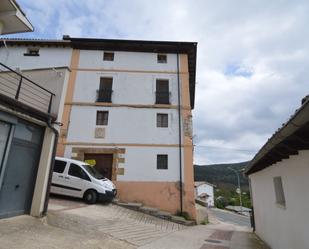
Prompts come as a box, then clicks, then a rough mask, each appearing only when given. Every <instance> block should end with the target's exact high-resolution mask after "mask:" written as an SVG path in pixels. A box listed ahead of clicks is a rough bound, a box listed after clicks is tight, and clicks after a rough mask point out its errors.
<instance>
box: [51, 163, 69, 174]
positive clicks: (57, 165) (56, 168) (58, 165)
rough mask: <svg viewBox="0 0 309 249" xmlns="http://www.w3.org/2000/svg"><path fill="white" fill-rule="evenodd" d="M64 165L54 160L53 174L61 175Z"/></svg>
mask: <svg viewBox="0 0 309 249" xmlns="http://www.w3.org/2000/svg"><path fill="white" fill-rule="evenodd" d="M66 164H67V163H66V162H64V161H59V160H55V164H54V172H56V173H63V171H64V169H65V165H66Z"/></svg>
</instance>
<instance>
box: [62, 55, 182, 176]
mask: <svg viewBox="0 0 309 249" xmlns="http://www.w3.org/2000/svg"><path fill="white" fill-rule="evenodd" d="M114 56H115V57H114V61H103V51H99V50H97V51H87V50H81V51H80V58H79V66H78V67H79V69H81V70H78V71H77V76H76V80H75V88H74V94H73V106H72V110H71V116H70V125H69V129H68V135H67V141H68V143H69V144H70V143H76V146H78V143H93V144H95V143H100V144H111V143H112V144H115V146H119V145H120V146H121V147H122V148H125V149H126V151H127V152H126V154H125V155H124V157H125V163H124V164H123V165H120V167H124V170H125V173H124V175H119V176H117V181H118V180H119V181H122V180H123V181H170V182H175V181H177V180H179V149H178V148H177V147H173V148H169V147H165V146H164V145H177V143H178V142H179V135H178V134H179V130H178V110H177V108H173V109H172V108H150V106H152V105H154V104H155V97H156V95H155V92H156V80H157V79H166V80H168V81H169V91H170V93H171V94H170V102H171V105H173V106H176V105H177V104H178V93H177V91H178V86H177V74H176V70H177V64H176V62H177V60H176V59H177V58H176V55H174V54H167V63H166V64H161V63H157V53H142V52H115V54H114ZM101 77H112V78H113V87H112V89H113V93H112V106H110V107H109V106H93V104H94V103H95V101H96V94H97V90H98V89H99V85H100V78H101ZM74 103H76V105H74ZM79 104H82V105H79ZM117 105H119V106H117ZM131 105H132V106H131ZM139 105H143V106H145V107H144V108H143V107H142V106H139ZM97 111H108V112H109V117H108V125H107V126H104V128H105V136H104V138H95V128H96V127H97V126H96V113H97ZM157 113H166V114H168V127H167V128H159V127H157V125H156V122H157ZM80 131H83V132H80ZM135 144H138V145H139V146H134V145H135ZM126 145H129V146H126ZM152 145H153V146H152ZM157 145H159V146H157ZM160 145H161V146H160ZM76 146H75V147H76ZM100 146H103V145H100ZM115 146H112V145H109V146H108V145H107V146H105V147H115ZM72 147H73V146H70V145H68V146H66V149H65V156H66V157H71V156H72ZM157 154H168V169H167V170H163V171H162V170H157V169H156V160H157V158H156V156H157Z"/></svg>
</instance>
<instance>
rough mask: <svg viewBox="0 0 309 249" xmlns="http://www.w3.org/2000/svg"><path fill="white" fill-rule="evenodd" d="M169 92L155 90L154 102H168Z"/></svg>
mask: <svg viewBox="0 0 309 249" xmlns="http://www.w3.org/2000/svg"><path fill="white" fill-rule="evenodd" d="M170 95H171V93H170V92H165V91H164V92H163V91H157V92H156V104H165V105H169V104H170Z"/></svg>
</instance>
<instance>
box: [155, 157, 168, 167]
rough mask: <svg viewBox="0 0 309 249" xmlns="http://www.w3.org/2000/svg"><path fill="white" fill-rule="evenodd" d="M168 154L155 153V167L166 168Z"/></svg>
mask: <svg viewBox="0 0 309 249" xmlns="http://www.w3.org/2000/svg"><path fill="white" fill-rule="evenodd" d="M167 166H168V156H167V155H157V169H167V168H168V167H167Z"/></svg>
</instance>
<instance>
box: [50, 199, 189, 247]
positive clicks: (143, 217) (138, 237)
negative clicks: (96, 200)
mask: <svg viewBox="0 0 309 249" xmlns="http://www.w3.org/2000/svg"><path fill="white" fill-rule="evenodd" d="M47 220H48V224H50V225H53V226H56V227H59V228H62V229H69V230H71V231H73V232H80V233H83V234H84V233H89V232H91V233H92V232H94V231H95V232H97V233H102V234H107V235H109V236H112V237H113V238H117V239H119V240H123V241H127V242H129V243H130V244H131V245H134V246H141V245H144V244H147V243H150V242H152V241H153V240H156V239H158V238H161V237H163V236H166V235H168V234H169V233H172V232H175V231H178V230H182V229H185V228H186V227H185V226H183V225H180V224H176V223H174V222H170V221H167V220H163V219H159V218H156V217H154V216H151V215H147V214H144V213H141V212H137V211H133V210H129V209H126V208H123V207H120V206H116V205H113V204H98V205H90V206H88V205H85V204H84V203H82V202H81V201H79V200H74V199H67V198H53V199H51V200H50V204H49V213H48V216H47ZM78 224H82V226H79V225H78Z"/></svg>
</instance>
